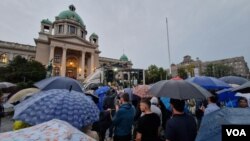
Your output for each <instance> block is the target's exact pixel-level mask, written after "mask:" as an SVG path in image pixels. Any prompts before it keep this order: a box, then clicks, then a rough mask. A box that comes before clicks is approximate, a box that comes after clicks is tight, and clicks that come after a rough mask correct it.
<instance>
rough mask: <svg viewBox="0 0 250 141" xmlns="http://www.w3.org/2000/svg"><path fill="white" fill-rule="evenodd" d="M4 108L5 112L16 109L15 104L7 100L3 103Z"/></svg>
mask: <svg viewBox="0 0 250 141" xmlns="http://www.w3.org/2000/svg"><path fill="white" fill-rule="evenodd" d="M3 108H4V112H5V113H9V112H13V111H14V105H12V104H10V103H7V102H6V103H4V104H3Z"/></svg>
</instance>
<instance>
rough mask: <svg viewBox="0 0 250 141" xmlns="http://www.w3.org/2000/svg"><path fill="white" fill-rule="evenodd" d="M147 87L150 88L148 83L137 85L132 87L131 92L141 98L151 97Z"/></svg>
mask: <svg viewBox="0 0 250 141" xmlns="http://www.w3.org/2000/svg"><path fill="white" fill-rule="evenodd" d="M149 88H150V86H149V85H138V86H136V87H135V88H133V94H135V95H137V96H139V97H141V98H147V97H152V95H150V94H149V93H148V90H149Z"/></svg>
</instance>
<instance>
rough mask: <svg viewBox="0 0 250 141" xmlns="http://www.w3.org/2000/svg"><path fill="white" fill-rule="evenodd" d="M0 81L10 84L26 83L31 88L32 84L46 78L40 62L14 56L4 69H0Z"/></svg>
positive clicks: (43, 67)
mask: <svg viewBox="0 0 250 141" xmlns="http://www.w3.org/2000/svg"><path fill="white" fill-rule="evenodd" d="M0 73H1V74H2V75H1V76H0V79H1V80H2V81H8V82H12V83H20V82H23V83H26V84H25V85H27V87H28V86H32V85H33V83H34V82H37V81H39V80H42V79H44V78H45V76H46V69H45V66H43V65H42V64H41V63H40V62H37V61H34V60H31V61H28V60H27V59H25V58H23V57H21V56H16V57H15V58H14V59H13V60H12V61H10V63H9V64H8V65H7V66H6V67H0Z"/></svg>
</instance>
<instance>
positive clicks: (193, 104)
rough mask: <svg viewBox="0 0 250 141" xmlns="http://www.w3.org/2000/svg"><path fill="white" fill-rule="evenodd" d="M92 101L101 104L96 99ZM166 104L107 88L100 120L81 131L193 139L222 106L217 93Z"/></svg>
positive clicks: (119, 138) (144, 139) (118, 139)
mask: <svg viewBox="0 0 250 141" xmlns="http://www.w3.org/2000/svg"><path fill="white" fill-rule="evenodd" d="M95 90H96V89H94V90H93V91H92V92H93V94H94V93H95ZM92 98H93V97H92ZM94 102H95V103H96V104H97V105H98V104H100V101H98V100H94ZM169 103H170V109H169V108H166V106H165V105H164V103H163V102H162V100H161V99H160V98H157V97H148V98H141V97H138V96H136V98H132V96H131V94H128V93H125V92H124V91H118V90H117V89H115V88H112V87H110V90H108V91H107V92H106V93H105V96H104V98H103V101H102V102H101V108H100V105H99V108H100V111H101V112H100V115H99V121H97V122H95V123H93V124H92V125H89V126H86V127H84V128H83V129H82V131H83V132H84V133H85V134H87V135H89V136H91V137H92V138H94V139H96V140H97V141H132V140H133V141H194V140H195V138H196V135H197V132H198V131H199V127H200V123H201V121H202V117H203V116H206V115H208V114H210V113H212V112H214V111H217V110H219V109H220V108H221V106H220V105H219V103H218V101H217V99H216V96H212V97H209V98H208V99H207V100H205V101H199V100H195V99H189V100H179V99H170V102H169ZM238 107H239V108H248V102H247V99H246V98H244V97H240V98H239V99H238ZM2 114H3V107H1V112H0V116H2ZM26 127H29V126H28V125H26V124H25V123H23V122H20V121H15V123H14V126H13V130H18V129H21V128H26Z"/></svg>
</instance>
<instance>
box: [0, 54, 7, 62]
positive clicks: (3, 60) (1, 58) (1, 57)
mask: <svg viewBox="0 0 250 141" xmlns="http://www.w3.org/2000/svg"><path fill="white" fill-rule="evenodd" d="M7 61H8V58H7V55H6V54H5V53H4V54H1V56H0V63H4V64H6V63H7Z"/></svg>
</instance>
